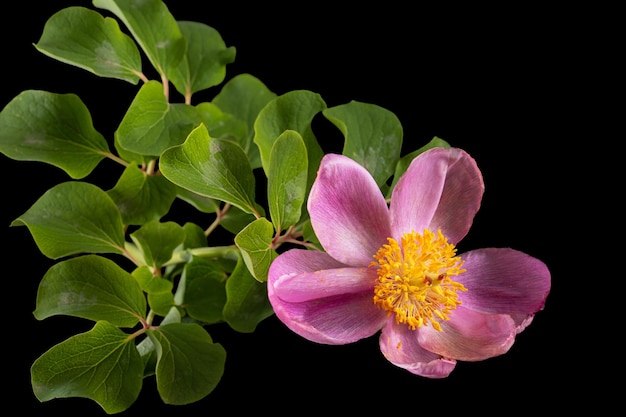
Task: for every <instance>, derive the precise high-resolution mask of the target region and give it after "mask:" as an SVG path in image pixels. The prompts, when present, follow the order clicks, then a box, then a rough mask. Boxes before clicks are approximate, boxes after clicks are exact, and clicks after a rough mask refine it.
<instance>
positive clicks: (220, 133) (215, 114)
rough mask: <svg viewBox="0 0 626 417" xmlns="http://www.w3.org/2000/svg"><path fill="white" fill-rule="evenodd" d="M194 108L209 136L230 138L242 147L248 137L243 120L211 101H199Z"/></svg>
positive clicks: (246, 127)
mask: <svg viewBox="0 0 626 417" xmlns="http://www.w3.org/2000/svg"><path fill="white" fill-rule="evenodd" d="M196 109H197V110H198V112H199V113H200V117H201V118H202V123H204V125H205V126H206V128H207V130H208V131H209V136H211V137H212V138H215V139H228V140H232V141H233V142H236V143H238V144H239V145H240V146H241V147H242V148H243V147H244V144H245V143H246V142H245V140H246V138H247V137H248V126H246V123H245V122H244V121H243V120H240V119H238V118H237V117H235V116H233V115H232V114H230V113H225V112H223V111H222V110H221V109H220V108H219V107H217V106H216V105H215V104H213V103H208V102H204V103H200V104H198V105H197V106H196ZM255 147H256V146H255ZM248 159H249V158H248Z"/></svg>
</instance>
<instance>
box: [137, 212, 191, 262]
mask: <svg viewBox="0 0 626 417" xmlns="http://www.w3.org/2000/svg"><path fill="white" fill-rule="evenodd" d="M130 237H131V239H132V240H133V242H135V244H136V245H137V246H138V247H140V248H141V252H142V253H143V256H144V259H145V261H146V263H147V265H148V266H151V267H153V268H156V269H158V268H161V267H162V266H163V264H165V263H166V262H167V261H169V260H170V258H171V257H172V253H173V252H174V249H176V248H177V247H178V246H180V245H181V244H182V243H183V241H184V240H185V231H184V230H183V228H182V227H181V226H180V225H178V224H176V223H175V222H172V221H168V222H164V223H160V222H158V221H153V222H148V223H146V224H144V225H143V226H141V227H140V228H139V229H137V230H136V231H134V232H133V233H131V234H130Z"/></svg>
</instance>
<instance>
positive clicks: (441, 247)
mask: <svg viewBox="0 0 626 417" xmlns="http://www.w3.org/2000/svg"><path fill="white" fill-rule="evenodd" d="M387 241H388V244H385V245H383V246H382V247H381V248H380V249H379V250H378V252H376V254H375V255H374V259H376V261H375V262H372V264H371V265H370V266H372V267H377V273H378V278H377V280H376V286H375V287H374V304H375V305H377V306H379V307H380V308H382V309H384V310H387V312H388V314H389V315H391V314H395V317H396V322H397V323H405V324H406V325H408V326H409V328H410V329H411V330H415V329H417V328H419V327H422V326H428V325H432V326H433V328H434V329H436V330H439V331H440V330H441V325H440V324H439V321H440V320H449V318H450V313H451V312H452V311H453V310H455V309H456V307H457V306H458V305H460V304H461V301H460V300H459V299H458V294H457V292H458V291H467V289H466V288H465V287H464V286H463V284H460V283H458V282H455V281H453V280H452V279H450V277H451V276H456V275H459V274H461V273H463V272H465V270H464V269H461V267H462V266H463V260H462V259H461V258H460V257H459V256H456V248H455V246H454V245H453V244H451V243H448V240H447V239H446V237H445V236H444V235H443V233H442V232H441V230H437V234H435V233H433V232H432V231H431V230H428V229H426V230H424V233H423V234H419V233H415V232H414V231H413V232H411V233H406V234H404V235H403V236H402V238H401V242H400V243H398V241H396V240H395V239H393V238H388V239H387Z"/></svg>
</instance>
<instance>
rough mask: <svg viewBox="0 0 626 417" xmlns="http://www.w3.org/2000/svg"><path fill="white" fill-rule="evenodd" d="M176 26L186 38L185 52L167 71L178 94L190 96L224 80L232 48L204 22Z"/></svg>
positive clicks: (185, 22)
mask: <svg viewBox="0 0 626 417" xmlns="http://www.w3.org/2000/svg"><path fill="white" fill-rule="evenodd" d="M178 27H179V29H180V31H181V33H182V35H183V37H184V38H185V39H186V41H187V53H186V54H185V56H184V58H183V60H182V61H181V62H180V64H179V65H178V66H177V67H176V68H175V69H174V70H172V71H171V72H170V73H169V74H170V80H171V81H172V84H174V87H175V88H176V90H178V92H179V93H181V94H182V95H183V96H185V97H191V95H192V94H194V93H196V92H198V91H201V90H205V89H208V88H209V87H213V86H215V85H218V84H219V83H221V82H222V81H224V77H226V64H230V63H232V62H233V61H234V60H235V48H234V47H232V46H231V47H229V48H227V47H226V44H225V43H224V41H223V40H222V37H221V36H220V34H219V32H218V31H217V30H215V29H213V28H212V27H210V26H207V25H205V24H204V23H199V22H189V21H179V22H178Z"/></svg>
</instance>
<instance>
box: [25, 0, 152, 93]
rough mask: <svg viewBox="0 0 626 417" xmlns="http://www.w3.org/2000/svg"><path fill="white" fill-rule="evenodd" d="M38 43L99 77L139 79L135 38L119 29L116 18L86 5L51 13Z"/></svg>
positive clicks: (133, 81) (134, 81)
mask: <svg viewBox="0 0 626 417" xmlns="http://www.w3.org/2000/svg"><path fill="white" fill-rule="evenodd" d="M35 47H36V48H37V50H39V51H40V52H41V53H43V54H45V55H47V56H49V57H51V58H54V59H57V60H59V61H61V62H64V63H66V64H69V65H74V66H77V67H79V68H82V69H85V70H87V71H90V72H92V73H93V74H95V75H98V76H100V77H110V78H117V79H120V80H124V81H128V82H129V83H131V84H137V82H138V81H139V74H141V56H140V55H139V50H138V49H137V45H136V44H135V42H134V41H133V40H132V39H131V38H130V37H129V36H128V35H126V34H125V33H123V32H122V31H121V30H120V27H119V25H118V23H117V20H115V19H112V18H110V17H102V15H100V13H98V12H96V11H93V10H90V9H87V8H84V7H68V8H65V9H63V10H60V11H59V12H57V13H55V14H54V15H52V17H50V19H48V21H47V22H46V25H45V26H44V28H43V33H42V35H41V38H40V39H39V42H37V43H36V44H35Z"/></svg>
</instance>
